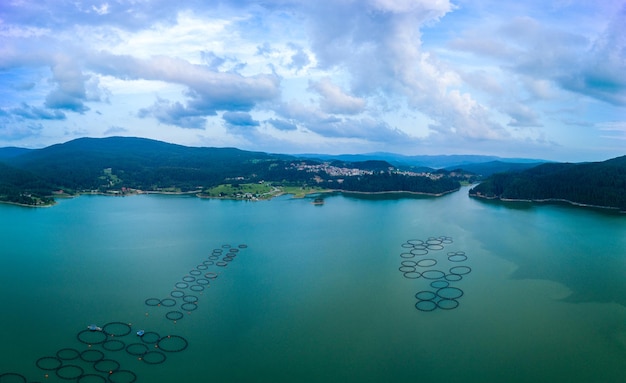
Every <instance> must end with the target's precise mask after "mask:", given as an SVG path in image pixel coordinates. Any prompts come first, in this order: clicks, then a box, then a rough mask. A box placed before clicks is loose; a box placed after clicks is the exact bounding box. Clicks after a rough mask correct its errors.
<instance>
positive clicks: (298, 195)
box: [0, 188, 461, 208]
mask: <svg viewBox="0 0 626 383" xmlns="http://www.w3.org/2000/svg"><path fill="white" fill-rule="evenodd" d="M459 190H461V188H457V189H454V190H450V191H446V192H443V193H427V192H416V191H407V190H389V191H380V192H362V191H352V190H342V189H324V190H315V191H311V192H306V193H302V194H301V193H293V192H288V191H283V190H281V191H280V192H278V193H276V194H272V195H271V196H269V197H268V198H256V199H244V198H235V197H229V196H225V197H218V196H208V195H203V194H202V190H192V191H185V192H170V191H159V190H137V189H133V190H132V191H130V192H126V193H121V192H119V193H107V192H100V191H81V192H78V193H76V194H64V195H62V196H60V195H57V196H54V198H55V200H54V201H53V203H51V204H46V205H28V204H20V203H17V202H10V201H0V203H3V204H7V205H14V206H21V207H30V208H37V207H53V206H54V205H56V204H57V201H56V199H57V198H75V197H80V196H82V195H99V196H104V197H132V196H135V195H141V194H161V195H180V196H183V195H189V196H195V197H197V198H201V199H222V200H234V201H240V200H241V201H269V200H271V199H273V198H276V197H280V196H283V195H289V194H291V195H293V196H294V197H293V198H298V199H299V198H306V197H307V196H309V195H313V194H332V193H342V194H359V195H402V194H406V195H418V196H426V197H442V196H444V195H447V194H451V193H455V192H457V191H459Z"/></svg>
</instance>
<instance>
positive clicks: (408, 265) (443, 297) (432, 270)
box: [398, 236, 472, 311]
mask: <svg viewBox="0 0 626 383" xmlns="http://www.w3.org/2000/svg"><path fill="white" fill-rule="evenodd" d="M453 242H454V241H453V240H452V238H451V237H447V236H440V237H429V238H427V239H425V240H423V239H410V240H408V241H406V242H405V243H403V244H402V245H401V246H402V248H403V249H405V251H404V252H402V253H401V254H400V257H401V258H402V260H401V261H400V267H399V268H398V270H399V271H400V272H401V273H402V274H403V276H404V277H405V278H408V279H418V278H421V279H425V280H428V281H429V286H430V288H431V289H432V290H424V291H420V292H418V293H417V294H415V298H417V303H416V304H415V308H417V309H418V310H420V311H433V310H435V309H438V308H439V309H443V310H452V309H455V308H457V307H458V306H459V301H458V299H459V298H460V297H461V296H463V290H461V289H459V288H457V287H453V286H450V283H451V282H458V281H460V280H461V279H463V277H464V276H465V275H467V274H469V273H470V272H471V271H472V269H471V268H470V267H469V266H464V265H459V263H461V262H465V261H466V260H467V255H466V254H465V252H464V251H449V252H442V251H441V250H444V248H445V247H446V245H450V244H452V243H453ZM442 255H443V256H442Z"/></svg>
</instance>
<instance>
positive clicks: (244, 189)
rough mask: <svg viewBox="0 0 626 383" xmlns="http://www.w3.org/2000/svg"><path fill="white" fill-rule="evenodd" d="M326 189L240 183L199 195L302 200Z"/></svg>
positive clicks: (219, 187)
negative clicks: (292, 197) (284, 195)
mask: <svg viewBox="0 0 626 383" xmlns="http://www.w3.org/2000/svg"><path fill="white" fill-rule="evenodd" d="M323 191H326V189H322V188H317V187H308V186H307V187H302V186H283V185H273V184H271V183H267V182H265V183H247V184H246V183H242V184H222V185H218V186H215V187H212V188H209V189H205V190H204V191H203V192H202V193H201V194H200V195H201V196H202V197H209V198H232V199H249V200H259V199H270V198H272V197H276V196H277V195H281V194H293V196H294V197H295V198H302V197H304V196H306V195H307V194H311V193H320V192H323Z"/></svg>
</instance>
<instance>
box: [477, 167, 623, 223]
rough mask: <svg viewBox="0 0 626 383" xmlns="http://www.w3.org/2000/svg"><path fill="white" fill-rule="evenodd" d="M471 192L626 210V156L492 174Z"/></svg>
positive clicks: (487, 195)
mask: <svg viewBox="0 0 626 383" xmlns="http://www.w3.org/2000/svg"><path fill="white" fill-rule="evenodd" d="M470 195H471V196H475V197H481V198H490V199H500V200H529V201H567V202H570V203H574V204H579V205H593V206H600V207H607V208H616V209H620V210H622V211H626V156H623V157H618V158H614V159H611V160H607V161H603V162H590V163H580V164H572V163H546V164H542V165H538V166H536V167H533V168H531V169H527V170H524V171H521V172H506V173H497V174H493V175H492V176H491V177H489V178H488V179H486V180H485V181H483V182H482V183H481V184H479V185H478V186H476V187H475V188H473V189H472V190H470Z"/></svg>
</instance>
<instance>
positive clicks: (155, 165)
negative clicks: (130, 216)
mask: <svg viewBox="0 0 626 383" xmlns="http://www.w3.org/2000/svg"><path fill="white" fill-rule="evenodd" d="M4 153H6V154H7V155H6V156H5V157H4V158H2V159H0V161H1V162H0V164H2V167H0V186H1V187H2V189H0V201H6V202H19V203H23V204H29V205H34V204H42V203H45V202H46V201H47V202H49V201H51V198H50V196H51V195H52V194H53V191H62V193H64V194H76V193H81V192H99V193H113V194H126V193H135V192H138V191H163V192H203V191H204V190H206V189H209V188H213V187H216V186H218V185H222V184H243V183H259V182H272V183H275V184H277V185H285V186H306V185H309V186H310V185H314V186H316V187H322V188H329V189H333V190H349V191H362V192H384V191H410V192H420V193H430V194H442V193H445V192H450V191H453V190H457V189H458V188H459V187H460V183H459V180H463V176H462V175H459V174H455V175H454V176H451V175H450V174H449V173H448V172H446V171H443V172H440V173H438V174H436V175H431V174H430V173H428V171H424V172H421V173H415V172H404V171H398V170H397V169H395V168H394V167H393V166H392V165H391V164H389V163H388V162H385V161H380V160H376V161H362V162H353V163H352V162H344V161H335V162H333V163H330V162H324V161H321V160H314V159H302V158H297V157H293V156H288V155H281V154H268V153H262V152H250V151H244V150H239V149H235V148H209V147H186V146H181V145H174V144H168V143H165V142H160V141H154V140H149V139H142V138H128V137H111V138H102V139H93V138H81V139H77V140H74V141H70V142H67V143H64V144H58V145H52V146H50V147H47V148H44V149H37V150H24V151H20V150H17V151H16V150H13V149H11V150H5V151H4Z"/></svg>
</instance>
